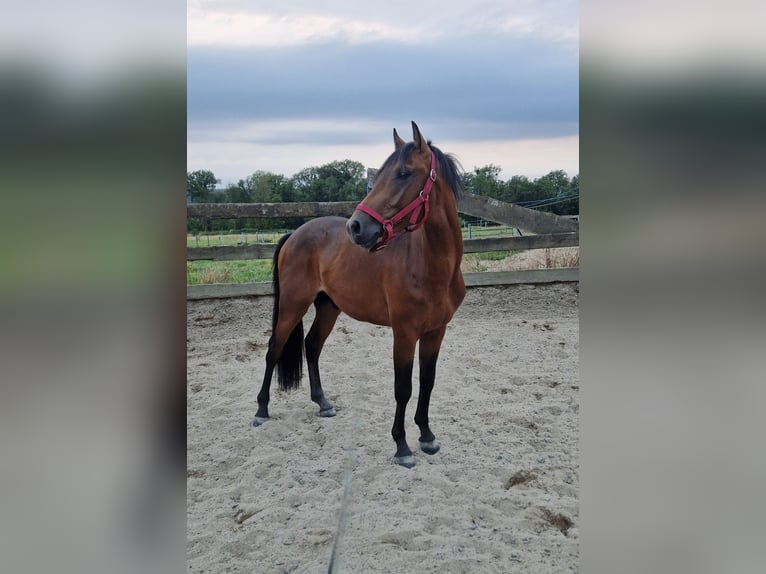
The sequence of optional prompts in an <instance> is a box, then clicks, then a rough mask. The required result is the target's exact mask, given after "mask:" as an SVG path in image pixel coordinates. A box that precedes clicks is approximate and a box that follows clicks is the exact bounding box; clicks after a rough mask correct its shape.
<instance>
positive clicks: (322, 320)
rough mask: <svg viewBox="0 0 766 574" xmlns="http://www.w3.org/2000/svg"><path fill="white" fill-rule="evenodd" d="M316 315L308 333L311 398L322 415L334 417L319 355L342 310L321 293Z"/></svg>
mask: <svg viewBox="0 0 766 574" xmlns="http://www.w3.org/2000/svg"><path fill="white" fill-rule="evenodd" d="M314 307H315V309H316V316H315V317H314V323H313V324H312V325H311V329H310V330H309V333H308V335H306V363H307V364H308V369H309V382H310V384H311V400H312V401H314V402H315V403H316V404H318V405H319V416H320V417H334V416H335V409H334V408H333V406H332V405H331V404H330V403H329V402H328V400H327V399H326V398H325V396H324V391H323V390H322V382H321V380H320V378H319V355H320V354H321V353H322V348H323V347H324V343H325V341H326V340H327V337H329V336H330V333H331V332H332V328H333V327H334V326H335V321H336V320H337V319H338V315H340V310H339V309H338V308H337V307H336V306H335V304H334V303H333V302H332V300H330V298H329V297H327V295H325V294H324V293H321V294H320V295H319V297H317V299H316V301H315V302H314Z"/></svg>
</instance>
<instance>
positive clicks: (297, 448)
mask: <svg viewBox="0 0 766 574" xmlns="http://www.w3.org/2000/svg"><path fill="white" fill-rule="evenodd" d="M578 302H579V287H578V284H576V283H567V284H552V285H539V286H531V285H518V286H508V287H497V288H495V287H487V288H475V289H470V290H469V291H468V295H467V296H466V300H465V301H464V303H463V305H462V307H461V308H460V309H459V310H458V312H457V314H456V315H455V317H454V319H453V321H452V323H451V324H450V326H449V328H448V331H447V335H446V337H445V341H444V344H443V346H442V351H441V356H440V360H439V366H438V369H437V380H436V386H435V389H434V392H433V397H432V400H431V410H430V419H431V428H432V429H433V431H434V433H435V434H436V436H437V438H438V439H439V441H440V443H441V445H442V449H441V451H440V452H439V453H437V454H435V455H433V456H428V455H426V454H425V453H423V452H421V451H420V450H415V458H416V461H417V466H416V467H415V468H414V469H410V470H408V469H405V468H402V467H399V466H397V465H395V464H393V463H392V457H393V454H394V443H393V441H392V439H391V435H390V430H391V424H392V422H393V413H394V406H395V403H394V398H393V368H392V364H391V355H392V351H391V349H392V336H391V332H390V329H387V328H384V327H377V326H374V325H369V324H365V323H359V322H356V321H354V320H353V319H350V318H348V317H346V316H345V315H341V317H340V318H339V320H338V323H337V324H336V327H335V330H334V332H333V334H332V335H331V336H330V338H329V339H328V341H327V345H326V347H325V350H324V353H323V355H322V357H321V361H320V367H321V370H322V376H323V386H324V389H325V393H326V395H327V398H328V399H329V400H330V401H331V402H333V403H334V405H335V407H336V409H337V416H336V417H334V418H319V417H318V416H316V415H317V407H316V405H315V404H314V403H312V402H311V401H310V400H309V391H308V380H307V379H306V378H305V377H304V382H303V384H302V386H301V388H300V389H299V390H298V391H297V392H293V393H283V392H280V391H278V390H277V389H276V384H275V385H274V386H273V387H272V401H271V405H270V414H271V417H272V418H271V420H270V421H269V422H268V423H267V424H265V425H263V426H262V427H259V428H253V427H252V426H251V421H252V418H253V415H254V414H255V409H256V399H255V397H256V394H257V392H258V388H259V386H260V381H261V378H262V376H263V364H264V355H265V351H266V345H267V342H268V338H269V335H270V321H271V305H272V299H271V298H270V297H261V298H239V299H223V300H205V301H190V302H188V306H187V310H188V319H187V322H188V333H187V337H188V343H187V344H188V359H187V360H188V367H187V368H188V403H187V408H188V411H187V412H188V414H187V427H188V455H187V457H188V459H187V461H188V462H187V466H188V471H187V472H188V483H187V484H188V489H187V541H188V542H187V554H188V570H189V572H194V573H197V572H209V573H218V572H247V573H277V574H284V573H285V572H290V573H293V572H295V573H298V572H302V573H319V572H327V569H328V563H329V561H330V555H331V552H332V548H333V544H334V543H335V540H336V537H337V533H338V527H339V518H340V516H341V508H343V509H344V512H343V515H344V517H345V518H344V520H343V521H342V524H343V527H342V529H341V535H340V537H339V538H338V541H337V563H336V568H335V572H344V573H346V572H347V573H356V572H373V573H377V572H380V573H383V572H385V573H399V572H402V573H403V572H414V573H419V572H438V573H445V574H446V573H458V572H466V573H467V572H471V573H474V572H498V573H505V572H524V573H543V572H545V573H549V572H573V571H574V572H576V571H577V569H578V522H579V513H578V483H579V478H578V424H579V423H578V420H579V399H578V391H579V379H578ZM310 321H311V315H310V314H309V315H308V316H307V317H306V318H305V320H304V325H305V327H306V328H308V326H309V325H310ZM415 372H416V373H417V369H415ZM417 396H418V385H417V375H415V381H413V397H412V400H411V402H410V406H409V408H408V411H407V433H408V439H409V442H410V446H412V447H413V449H415V448H416V446H417V437H418V429H417V427H416V425H415V423H414V422H413V420H412V419H413V417H414V414H415V405H416V401H417ZM344 480H347V481H348V484H349V489H348V495H347V497H346V498H345V499H344V497H343V493H344ZM344 500H345V504H342V502H343V501H344Z"/></svg>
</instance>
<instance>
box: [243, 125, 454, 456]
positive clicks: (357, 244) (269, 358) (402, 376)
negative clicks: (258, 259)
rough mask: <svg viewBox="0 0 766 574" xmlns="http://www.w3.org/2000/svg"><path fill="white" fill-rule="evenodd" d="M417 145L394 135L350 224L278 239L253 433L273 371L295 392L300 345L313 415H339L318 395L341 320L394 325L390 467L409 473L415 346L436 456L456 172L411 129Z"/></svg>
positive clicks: (424, 430) (424, 442)
mask: <svg viewBox="0 0 766 574" xmlns="http://www.w3.org/2000/svg"><path fill="white" fill-rule="evenodd" d="M412 138H413V141H411V142H408V143H405V142H404V140H402V139H401V138H400V137H399V134H397V133H396V129H394V152H393V153H392V154H391V155H390V156H389V157H388V159H387V160H386V161H385V162H384V163H383V166H382V167H381V168H380V170H379V171H378V174H377V177H376V179H375V183H374V185H373V188H372V190H370V192H369V193H368V194H367V196H366V197H365V198H364V200H363V201H362V202H361V203H360V204H359V205H358V206H357V207H356V209H355V210H354V213H353V214H352V215H351V217H350V218H349V219H348V220H346V219H344V218H342V217H320V218H316V219H313V220H311V221H309V222H307V223H305V224H304V225H302V226H301V227H299V228H298V229H297V230H296V231H294V232H293V233H291V234H288V235H286V236H284V237H282V238H281V239H280V241H279V242H278V244H277V248H276V251H275V254H274V270H273V288H274V313H273V318H272V335H271V338H270V339H269V346H268V351H267V353H266V372H265V374H264V377H263V385H262V386H261V390H260V392H259V393H258V411H257V413H256V415H255V419H254V421H253V425H254V426H259V425H261V424H263V423H264V422H266V421H267V420H268V417H269V411H268V406H269V388H270V386H271V380H272V375H273V372H274V368H275V367H276V368H277V378H278V381H279V385H280V387H281V388H282V389H285V390H290V389H295V388H297V387H298V385H299V383H300V379H301V376H302V370H303V352H304V347H305V355H306V363H307V365H308V372H309V383H310V386H311V400H312V401H314V402H315V403H317V404H318V405H319V416H324V417H331V416H335V409H334V408H333V406H332V405H331V404H330V403H329V402H328V400H327V399H326V398H325V396H324V391H323V390H322V384H321V382H320V378H319V355H320V353H321V352H322V347H323V346H324V343H325V340H326V339H327V337H328V336H329V335H330V332H331V331H332V329H333V326H334V325H335V321H336V319H337V318H338V315H339V314H340V313H341V312H343V313H346V314H347V315H349V316H350V317H352V318H354V319H357V320H359V321H366V322H368V323H373V324H376V325H384V326H389V327H391V328H392V330H393V335H394V353H393V355H394V398H395V400H396V413H395V415H394V425H393V428H392V429H391V435H392V436H393V439H394V442H395V443H396V454H395V456H394V462H396V463H397V464H400V465H402V466H404V467H407V468H412V467H413V466H415V457H414V456H413V454H412V451H411V450H410V447H409V446H408V445H407V440H406V438H405V431H404V414H405V409H406V408H407V402H408V401H409V399H410V396H411V395H412V368H413V362H414V356H415V345H416V344H417V343H419V349H418V355H419V364H420V394H419V396H418V404H417V410H416V412H415V423H416V424H417V425H418V427H419V428H420V448H421V449H422V450H423V451H424V452H425V453H427V454H435V453H436V452H438V450H439V443H438V442H437V440H436V437H435V436H434V434H433V432H431V428H430V427H429V425H428V406H429V403H430V400H431V391H432V389H433V386H434V380H435V377H436V361H437V359H438V356H439V349H440V347H441V343H442V339H443V337H444V333H445V331H446V328H447V324H448V323H449V322H450V320H451V319H452V316H453V315H454V314H455V311H456V310H457V308H458V307H459V306H460V304H461V303H462V301H463V298H464V297H465V284H464V283H463V275H462V273H461V272H460V260H461V258H462V256H463V238H462V234H461V231H460V224H459V221H458V214H457V204H456V200H457V197H458V194H459V193H460V191H461V183H460V168H459V166H458V164H457V162H456V160H455V159H454V158H453V157H452V156H450V155H446V154H444V153H442V152H441V151H440V150H439V149H438V148H437V147H436V146H434V145H432V144H431V142H429V141H427V140H426V139H425V138H424V137H423V136H422V135H421V133H420V130H419V129H418V126H417V125H416V124H415V122H412ZM312 303H313V305H314V307H315V311H316V313H315V318H314V322H313V324H312V325H311V329H309V332H308V335H306V338H305V344H304V338H303V323H302V318H303V316H304V314H305V313H306V311H308V308H309V307H310V306H311V304H312Z"/></svg>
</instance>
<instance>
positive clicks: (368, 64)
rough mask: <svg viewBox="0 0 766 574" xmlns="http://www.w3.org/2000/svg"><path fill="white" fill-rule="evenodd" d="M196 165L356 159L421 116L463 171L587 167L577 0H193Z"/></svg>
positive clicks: (293, 165)
mask: <svg viewBox="0 0 766 574" xmlns="http://www.w3.org/2000/svg"><path fill="white" fill-rule="evenodd" d="M187 42H188V66H187V69H188V92H187V97H188V152H187V154H188V166H187V167H188V169H189V170H195V169H210V170H212V171H213V172H214V173H215V174H216V176H217V177H218V178H220V179H221V181H222V185H226V184H228V183H231V182H236V181H237V180H238V179H241V178H244V177H246V176H248V175H249V174H251V173H253V172H254V171H256V170H265V171H273V172H276V173H283V174H285V175H288V176H289V175H292V174H293V173H295V172H296V171H298V170H300V169H302V168H304V167H309V166H312V165H320V164H322V163H326V162H329V161H333V160H340V159H352V160H356V161H360V162H362V163H363V164H364V165H365V166H367V167H378V166H379V165H380V164H381V163H382V162H383V160H384V159H385V158H386V157H387V156H388V155H389V153H390V152H391V151H392V150H393V143H392V139H391V138H392V136H391V129H392V128H394V127H395V128H397V130H398V131H399V133H400V134H401V135H402V136H403V137H404V138H405V139H411V130H410V121H411V120H415V121H416V122H417V124H418V126H419V127H420V129H421V131H422V132H423V134H424V135H425V136H426V137H427V138H429V139H431V140H433V142H434V143H435V144H436V145H438V146H439V147H440V148H441V149H442V150H443V151H445V152H451V153H454V154H455V155H456V156H457V157H458V159H459V160H460V161H461V163H462V165H463V167H464V168H465V169H466V170H471V169H473V168H474V167H478V166H482V165H486V164H489V163H493V164H496V165H499V166H500V167H501V168H502V173H501V176H502V177H504V178H509V177H510V176H511V175H514V174H520V175H527V176H528V177H538V176H540V175H543V174H545V173H547V172H549V171H551V170H555V169H564V170H566V171H567V172H568V173H569V175H570V176H572V175H574V174H576V173H578V172H579V152H578V144H579V135H578V134H579V121H578V3H577V2H576V1H571V0H542V1H539V0H472V1H471V2H465V1H460V2H458V1H456V0H440V1H438V0H437V1H434V0H420V1H419V2H409V1H407V2H403V1H399V0H396V1H388V2H361V1H354V0H326V1H324V2H321V3H318V2H314V1H309V0H282V1H281V2H274V1H273V0H270V1H268V2H266V1H258V0H254V1H253V0H188V10H187Z"/></svg>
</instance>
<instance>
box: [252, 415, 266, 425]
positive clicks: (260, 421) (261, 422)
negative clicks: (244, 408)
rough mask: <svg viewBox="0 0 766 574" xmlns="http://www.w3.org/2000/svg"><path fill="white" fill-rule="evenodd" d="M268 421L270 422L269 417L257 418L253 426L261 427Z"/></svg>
mask: <svg viewBox="0 0 766 574" xmlns="http://www.w3.org/2000/svg"><path fill="white" fill-rule="evenodd" d="M268 420H269V417H255V418H254V419H253V426H254V427H259V426H261V425H262V424H263V423H265V422H267V421H268Z"/></svg>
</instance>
